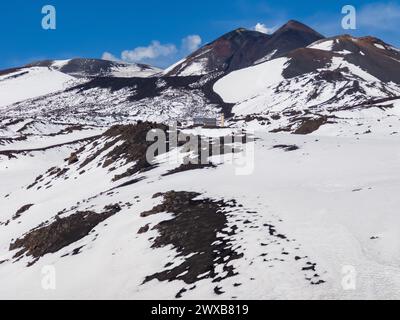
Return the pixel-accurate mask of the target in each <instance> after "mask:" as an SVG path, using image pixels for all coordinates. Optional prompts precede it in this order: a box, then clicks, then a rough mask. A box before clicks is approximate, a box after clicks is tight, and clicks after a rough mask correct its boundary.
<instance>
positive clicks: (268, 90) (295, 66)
mask: <svg viewBox="0 0 400 320" xmlns="http://www.w3.org/2000/svg"><path fill="white" fill-rule="evenodd" d="M399 84H400V52H399V50H398V49H396V48H394V47H392V46H390V45H388V44H386V43H384V42H383V41H381V40H379V39H376V38H372V37H364V38H355V37H351V36H347V35H345V36H338V37H333V38H329V39H324V40H320V41H317V42H315V43H313V44H311V45H309V46H308V47H306V48H300V49H296V50H294V51H291V52H289V53H288V54H286V55H284V56H282V57H280V58H277V59H273V60H270V61H267V62H265V63H262V64H259V65H256V66H252V67H249V68H246V69H242V70H239V71H235V72H232V73H230V74H229V75H227V76H225V77H223V78H222V79H220V80H218V81H217V82H216V84H215V85H214V90H215V92H217V93H218V94H219V95H220V96H221V97H222V98H223V99H224V101H225V102H227V103H234V104H235V106H234V107H233V110H232V112H233V114H235V116H236V118H237V119H243V118H247V119H261V122H264V123H265V122H270V123H271V126H270V128H271V130H275V131H276V130H283V131H296V130H297V129H300V131H302V130H303V129H302V128H303V126H305V127H307V126H309V124H307V123H311V127H312V128H309V129H307V130H305V132H307V133H308V131H309V130H316V129H318V128H319V126H320V125H322V124H324V123H329V122H341V121H347V120H348V118H349V117H350V118H351V116H352V115H354V116H356V115H357V112H359V111H362V112H370V110H369V109H371V110H372V111H377V113H378V114H379V115H380V116H379V117H382V115H381V112H380V111H381V109H388V111H387V114H390V113H391V110H390V109H392V107H393V103H398V101H399V100H398V99H399V98H400V86H399ZM352 111H354V112H352ZM356 117H358V116H356ZM383 117H385V115H383ZM274 119H275V120H277V121H274ZM310 121H311V122H310ZM318 123H319V125H317V124H318ZM336 128H338V126H336Z"/></svg>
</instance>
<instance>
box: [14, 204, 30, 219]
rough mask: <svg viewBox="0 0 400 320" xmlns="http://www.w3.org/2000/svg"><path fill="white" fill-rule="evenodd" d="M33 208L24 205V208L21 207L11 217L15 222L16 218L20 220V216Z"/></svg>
mask: <svg viewBox="0 0 400 320" xmlns="http://www.w3.org/2000/svg"><path fill="white" fill-rule="evenodd" d="M32 206H33V204H26V205H24V206H22V207H21V208H19V209H18V210H17V212H16V213H15V214H14V215H13V217H12V219H13V220H16V219H18V218H20V217H21V216H22V214H23V213H24V212H26V211H28V210H29V209H30V208H31V207H32Z"/></svg>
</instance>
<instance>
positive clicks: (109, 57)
mask: <svg viewBox="0 0 400 320" xmlns="http://www.w3.org/2000/svg"><path fill="white" fill-rule="evenodd" d="M101 59H103V60H109V61H118V58H117V57H116V56H114V55H113V54H112V53H109V52H104V53H103V55H102V56H101Z"/></svg>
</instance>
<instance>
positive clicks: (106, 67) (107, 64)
mask: <svg viewBox="0 0 400 320" xmlns="http://www.w3.org/2000/svg"><path fill="white" fill-rule="evenodd" d="M32 66H40V67H49V68H51V69H55V70H58V71H60V72H63V73H66V74H69V75H71V76H74V77H77V78H86V77H121V78H124V77H126V78H131V77H139V78H145V77H151V76H154V75H155V74H158V73H160V72H161V71H162V70H161V69H158V68H155V67H152V66H149V65H147V64H140V63H124V62H115V61H108V60H100V59H82V58H76V59H69V60H45V61H38V62H34V63H31V64H29V65H28V67H32Z"/></svg>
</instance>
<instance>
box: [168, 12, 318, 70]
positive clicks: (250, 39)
mask: <svg viewBox="0 0 400 320" xmlns="http://www.w3.org/2000/svg"><path fill="white" fill-rule="evenodd" d="M323 38H324V37H323V36H322V35H321V34H319V33H318V32H316V31H314V30H312V29H311V28H309V27H307V26H305V25H304V24H302V23H300V22H297V21H294V20H290V21H289V22H288V23H286V24H285V25H283V26H282V27H281V28H279V29H278V30H277V31H276V32H274V33H273V34H272V35H267V34H263V33H260V32H257V31H251V30H246V29H243V28H239V29H236V30H234V31H231V32H229V33H227V34H225V35H223V36H222V37H220V38H218V39H217V40H215V41H213V42H211V43H209V44H207V45H205V46H204V47H202V48H200V49H199V50H197V51H195V52H194V53H193V54H191V55H190V56H188V57H187V58H186V59H184V60H182V61H180V62H178V63H177V64H175V65H173V66H172V67H170V68H168V69H167V70H165V74H167V75H169V76H171V75H174V76H178V75H179V76H186V75H198V74H206V73H210V72H220V71H224V72H227V73H228V72H231V71H234V70H238V69H242V68H245V67H248V66H251V65H253V64H256V63H260V62H263V61H267V60H269V59H272V58H274V57H277V56H280V55H283V54H285V53H287V52H289V51H291V50H294V49H297V48H302V47H306V46H307V45H309V44H311V43H313V42H315V41H317V40H320V39H323Z"/></svg>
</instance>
